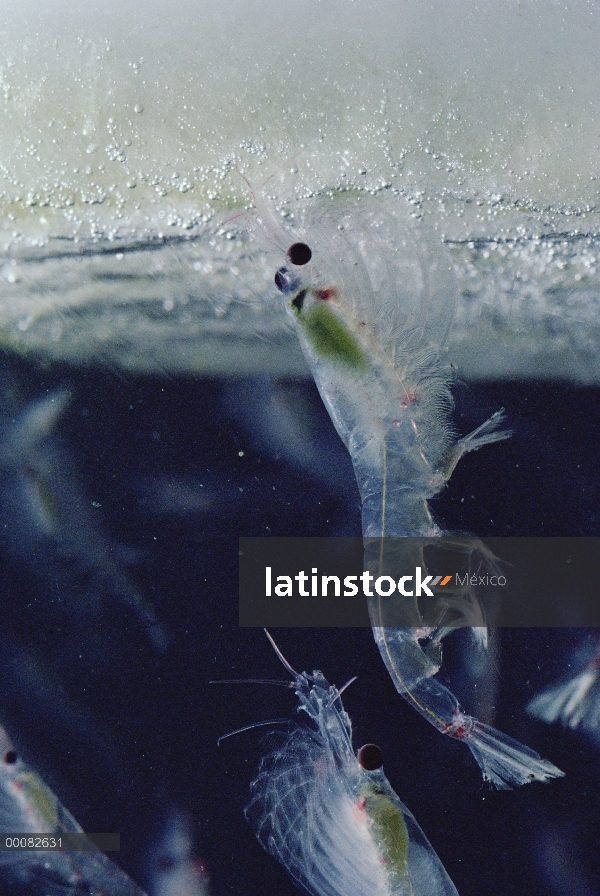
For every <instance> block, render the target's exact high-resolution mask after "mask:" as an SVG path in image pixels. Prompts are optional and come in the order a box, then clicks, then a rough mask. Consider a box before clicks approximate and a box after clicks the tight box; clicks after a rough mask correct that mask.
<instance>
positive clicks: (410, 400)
mask: <svg viewBox="0 0 600 896" xmlns="http://www.w3.org/2000/svg"><path fill="white" fill-rule="evenodd" d="M416 401H418V397H417V395H415V393H414V392H407V393H406V395H405V396H404V398H403V399H402V401H401V402H400V407H401V408H407V407H409V406H410V405H411V404H415V402H416Z"/></svg>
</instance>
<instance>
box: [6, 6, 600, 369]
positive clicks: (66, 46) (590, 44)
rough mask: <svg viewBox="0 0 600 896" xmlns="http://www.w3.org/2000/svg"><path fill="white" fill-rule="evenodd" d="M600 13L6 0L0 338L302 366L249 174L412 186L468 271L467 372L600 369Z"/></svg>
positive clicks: (279, 197)
mask: <svg viewBox="0 0 600 896" xmlns="http://www.w3.org/2000/svg"><path fill="white" fill-rule="evenodd" d="M599 7H600V5H599V4H598V3H597V2H585V0H579V2H577V3H564V2H560V3H559V2H547V0H529V2H528V0H521V2H517V0H506V2H503V3H502V4H493V3H490V2H479V3H476V2H473V0H455V2H451V3H441V2H424V0H403V2H401V3H399V2H397V0H280V2H264V0H232V2H229V3H227V4H217V3H216V2H214V0H213V2H208V0H182V2H178V3H177V4H176V5H175V6H171V5H168V4H164V3H161V4H159V3H157V2H156V0H149V2H145V3H143V4H142V3H139V2H138V3H130V4H127V5H123V4H117V3H116V2H115V0H106V2H102V3H100V2H99V0H93V2H90V3H86V4H79V5H77V4H67V3H65V2H64V0H35V2H34V0H22V2H20V3H19V5H18V8H15V6H14V4H11V3H9V2H8V0H0V21H1V22H2V25H1V26H0V43H1V45H2V48H3V49H2V53H1V54H0V338H1V340H2V342H3V343H4V344H5V345H7V346H9V347H11V348H13V349H16V350H18V351H21V352H25V353H28V354H33V355H35V356H41V357H45V358H47V357H50V358H55V359H61V360H68V361H71V362H73V363H75V364H80V363H87V362H97V361H104V362H107V363H110V364H115V365H117V366H123V367H127V368H130V369H133V370H169V371H179V372H187V373H190V372H202V373H207V374H215V375H223V374H236V373H238V374H239V373H260V372H265V371H267V372H270V373H273V374H276V375H286V376H290V375H305V371H304V365H303V361H302V359H301V357H300V355H299V352H298V351H297V350H296V349H295V346H294V342H293V340H292V338H291V336H290V335H289V334H288V332H287V330H286V328H285V320H284V315H283V312H282V310H281V308H280V305H279V303H278V299H277V296H276V295H273V289H272V286H271V283H272V272H271V271H270V269H268V268H267V267H265V262H264V260H263V259H262V258H261V254H260V249H259V247H255V246H253V244H252V242H251V241H249V240H248V237H247V233H246V232H245V225H244V222H245V219H244V218H241V219H236V222H235V224H228V225H227V224H226V225H225V227H224V226H222V225H223V222H227V221H228V220H229V219H231V218H232V217H233V216H234V215H235V214H236V212H237V211H238V210H240V209H242V208H243V207H246V206H248V205H249V203H250V201H251V200H250V196H249V191H248V188H247V186H246V184H245V183H244V181H243V180H242V178H241V177H240V174H239V173H242V174H243V175H244V176H245V177H246V178H247V179H248V180H249V181H250V182H251V183H252V184H254V185H257V187H258V186H259V185H260V184H261V183H262V182H263V181H265V180H266V179H267V178H269V177H271V181H270V182H269V187H268V191H269V192H270V194H271V195H272V196H273V201H274V203H275V204H276V205H282V204H283V205H284V206H285V204H286V203H289V202H290V200H291V199H292V194H293V195H299V196H302V197H304V198H308V202H309V204H312V205H314V206H315V207H317V208H318V207H319V205H320V204H322V203H326V202H327V201H329V197H331V195H337V194H338V193H340V192H343V193H344V194H346V196H350V197H355V198H356V199H357V200H358V198H359V197H361V196H364V194H367V196H368V197H369V201H376V202H377V201H385V202H390V201H391V200H392V199H393V196H394V194H401V195H402V196H404V197H407V198H408V199H409V201H410V202H411V203H412V204H413V206H414V215H415V217H416V218H417V219H419V218H420V219H423V220H424V221H426V222H427V223H428V225H429V226H430V227H431V228H433V229H434V230H435V231H436V232H437V234H438V236H439V239H440V241H443V242H445V244H446V246H447V251H448V252H449V253H450V255H451V258H452V260H453V263H454V266H455V269H456V275H457V281H458V286H459V292H460V301H459V309H458V314H457V318H456V324H455V328H454V330H453V334H452V336H451V342H450V354H451V357H452V359H453V360H454V361H455V363H457V365H458V367H459V369H460V371H461V373H463V374H464V375H465V376H472V377H479V378H486V377H488V378H489V377H498V376H513V377H514V376H522V377H536V378H540V377H543V378H554V377H560V378H566V379H571V380H574V381H579V382H595V381H597V379H598V363H597V361H598V351H597V348H598V335H599V331H600V314H599V311H598V303H599V296H600V290H599V285H600V284H599V273H598V271H599V268H600V244H599V240H598V232H599V222H600V215H599V211H598V185H599V184H600V180H599V178H600V155H599V145H600V77H599V76H600V62H599V61H598V58H599V57H598V47H599V46H600V26H599V23H598V15H599V13H600V8H599ZM238 172H239V173H238ZM283 175H285V176H283ZM372 197H374V199H373V198H372Z"/></svg>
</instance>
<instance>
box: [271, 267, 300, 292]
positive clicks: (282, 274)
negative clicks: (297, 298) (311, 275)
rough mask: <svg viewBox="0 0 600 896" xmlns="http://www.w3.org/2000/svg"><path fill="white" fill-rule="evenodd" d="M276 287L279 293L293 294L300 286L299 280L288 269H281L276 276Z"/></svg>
mask: <svg viewBox="0 0 600 896" xmlns="http://www.w3.org/2000/svg"><path fill="white" fill-rule="evenodd" d="M275 286H276V287H277V289H278V290H279V292H283V293H286V292H292V291H293V290H294V289H296V287H297V286H298V279H297V278H296V277H294V275H293V274H292V273H290V271H288V269H287V268H279V270H278V271H277V273H276V274H275Z"/></svg>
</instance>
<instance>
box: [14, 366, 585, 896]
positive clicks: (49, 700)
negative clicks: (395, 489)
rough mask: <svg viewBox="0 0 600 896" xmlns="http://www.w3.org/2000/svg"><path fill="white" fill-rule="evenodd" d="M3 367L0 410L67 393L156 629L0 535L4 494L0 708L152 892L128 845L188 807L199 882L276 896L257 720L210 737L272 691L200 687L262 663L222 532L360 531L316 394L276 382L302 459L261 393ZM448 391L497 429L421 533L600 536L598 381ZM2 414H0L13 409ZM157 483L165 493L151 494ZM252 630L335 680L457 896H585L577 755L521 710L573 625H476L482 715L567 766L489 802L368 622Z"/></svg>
mask: <svg viewBox="0 0 600 896" xmlns="http://www.w3.org/2000/svg"><path fill="white" fill-rule="evenodd" d="M5 366H10V368H11V371H12V377H13V381H16V382H18V384H19V389H18V392H19V401H20V402H21V406H24V405H25V404H26V402H27V401H33V400H36V399H38V398H39V397H40V396H41V395H43V394H44V393H45V390H50V391H51V390H53V389H56V388H57V387H62V386H66V387H68V388H69V389H70V390H71V391H72V395H73V397H72V400H71V403H70V406H69V408H68V410H67V411H66V412H65V414H64V417H63V418H62V419H61V421H60V440H61V441H60V445H61V450H63V451H64V452H65V457H67V456H68V458H69V461H68V463H69V465H70V466H69V469H70V470H71V471H72V473H73V476H74V477H76V479H77V481H78V483H79V484H80V487H81V490H82V493H85V495H87V496H88V497H89V500H90V501H94V502H95V503H96V504H98V505H99V508H98V510H99V511H100V513H99V516H98V519H99V520H101V522H102V527H103V531H104V532H105V533H106V535H107V537H108V536H110V539H111V543H112V544H114V545H117V544H118V545H122V546H127V548H128V549H129V551H128V553H129V557H128V558H127V559H129V560H130V561H133V562H130V563H129V564H127V565H126V564H124V566H125V565H126V568H127V574H128V576H129V577H130V579H131V580H132V581H133V582H135V583H136V585H137V586H138V587H139V589H141V591H142V592H143V593H144V594H145V595H146V597H147V599H148V600H149V601H150V602H151V603H152V604H153V606H154V608H155V611H156V614H157V616H158V618H159V620H160V621H161V623H162V624H163V626H164V628H165V629H166V631H167V633H168V635H169V638H170V643H169V647H168V649H167V650H166V652H165V653H164V654H163V655H158V654H157V653H156V652H155V651H154V650H153V649H152V646H151V644H150V642H149V640H148V637H147V635H146V634H145V632H144V630H143V629H142V627H141V626H140V624H139V620H138V619H137V617H136V616H135V614H134V613H133V612H132V611H131V610H129V609H128V608H127V607H125V606H124V605H123V603H122V602H121V601H119V599H118V595H110V594H105V595H103V596H101V599H96V598H97V597H98V595H97V593H96V592H97V590H98V589H97V586H96V585H95V583H94V576H93V575H92V574H91V573H90V570H89V569H85V568H82V563H81V562H80V561H77V560H73V559H72V558H71V559H69V558H68V557H65V556H64V555H63V554H61V551H60V550H59V549H57V550H56V551H55V553H52V551H51V550H44V551H43V552H39V551H38V552H37V553H36V551H35V550H33V551H32V550H31V549H30V548H28V547H27V545H26V544H23V545H22V550H21V551H19V550H15V548H14V545H13V546H12V547H10V549H9V548H8V547H7V544H8V542H7V532H9V531H10V527H11V508H10V503H9V502H8V503H7V502H5V504H4V506H3V516H4V518H3V521H2V522H3V526H4V533H5V537H4V541H2V543H0V550H2V555H1V562H2V583H1V584H2V606H3V612H2V622H1V631H0V639H1V640H2V649H1V651H0V720H2V722H3V723H4V724H5V725H6V727H7V728H8V729H9V731H10V733H11V734H12V736H13V738H14V739H15V740H16V741H17V743H18V746H19V747H20V748H21V749H22V751H23V753H24V755H25V756H26V757H27V759H28V761H29V762H30V764H32V765H34V767H35V768H36V769H37V770H38V771H39V772H40V773H41V774H42V775H43V776H44V777H45V779H46V781H47V782H48V783H49V784H50V785H51V786H52V787H53V788H54V789H55V790H56V791H57V792H58V793H59V794H60V797H61V799H62V801H63V802H64V803H65V804H66V805H67V806H68V808H69V809H70V810H71V811H72V813H73V814H74V815H75V817H76V818H77V819H78V821H79V822H80V824H82V826H83V827H84V828H85V829H87V830H90V831H91V830H94V831H104V830H108V831H111V830H116V831H119V832H120V833H121V852H120V853H119V862H120V863H121V864H122V865H123V867H124V868H125V869H126V870H127V871H128V873H130V874H131V875H132V876H133V877H134V878H135V879H136V880H137V881H139V883H140V884H141V885H143V886H145V887H148V888H151V887H152V880H151V879H150V878H149V877H148V860H147V855H148V850H149V848H150V844H151V842H152V839H153V838H155V837H157V836H158V835H159V833H160V828H161V824H162V823H163V822H164V818H165V815H166V814H167V813H168V810H169V806H170V805H171V804H174V805H178V806H179V807H182V808H184V809H187V810H188V811H189V812H190V813H191V816H192V817H193V819H194V838H195V846H196V849H197V852H198V854H199V856H201V857H202V859H203V860H204V861H205V863H206V865H207V867H208V870H209V873H210V880H211V883H210V887H211V891H212V893H213V894H215V896H219V894H229V893H236V894H238V893H242V892H243V893H245V894H248V896H252V894H265V893H273V894H275V893H277V894H287V893H289V894H292V893H294V892H297V891H296V889H295V887H294V885H293V883H292V882H291V881H290V879H289V878H288V876H287V874H286V872H285V871H284V869H283V868H282V867H280V866H279V865H278V864H277V863H276V862H275V860H273V859H272V858H271V857H270V856H268V855H267V854H266V853H264V852H263V850H262V848H261V847H260V845H259V844H258V842H257V841H256V840H255V839H254V836H253V834H252V832H251V830H250V828H249V827H248V826H247V824H246V822H245V820H244V817H243V809H244V806H245V805H246V803H247V802H248V799H249V784H250V781H251V780H252V779H253V777H254V776H255V774H256V770H257V766H258V762H259V759H260V757H261V755H262V753H263V751H264V744H262V741H263V738H264V735H265V729H261V728H258V729H255V730H252V731H250V732H247V733H243V734H239V735H236V736H233V737H231V738H227V739H226V740H224V741H223V742H222V743H221V745H220V746H218V745H217V741H218V738H219V737H220V736H221V735H223V734H226V733H228V732H229V731H232V730H233V729H236V728H240V727H243V726H245V725H249V724H251V723H253V722H256V721H260V720H263V719H267V718H278V717H279V718H286V717H290V716H292V715H293V714H294V713H295V705H296V704H295V697H294V695H293V693H292V692H289V691H286V690H284V689H278V688H275V687H268V686H266V685H265V686H260V685H227V684H220V685H219V684H217V685H215V684H210V683H209V682H210V681H213V680H216V681H219V680H222V679H231V678H235V679H238V678H263V677H266V678H276V679H281V678H282V677H285V673H284V671H283V669H282V668H281V666H280V665H279V662H278V660H277V658H276V656H275V654H274V653H273V651H272V649H271V647H270V645H269V644H268V642H267V639H266V638H265V636H264V634H263V633H262V631H260V630H251V629H248V630H240V629H239V627H238V626H237V590H238V579H237V539H238V537H239V536H240V535H256V536H259V535H260V536H269V535H273V536H274V535H290V536H291V535H295V536H306V535H356V534H359V532H360V508H359V502H358V494H357V491H356V488H355V485H354V480H353V476H352V470H351V465H350V463H349V460H348V458H347V455H346V452H345V450H344V449H343V447H342V445H341V443H340V442H339V440H338V438H337V436H336V434H335V432H334V431H333V429H332V427H331V424H330V422H329V419H328V417H327V414H326V413H325V411H324V410H323V408H322V407H321V404H320V399H319V397H318V395H317V393H316V390H315V389H314V388H313V387H312V385H309V384H305V383H297V384H289V388H288V394H292V395H293V394H294V393H295V392H296V393H300V392H301V394H302V400H303V402H304V404H303V407H308V408H309V409H310V426H307V431H308V432H309V434H310V439H311V449H312V452H313V453H312V454H310V456H308V457H307V455H306V454H302V453H301V452H300V453H299V449H295V451H294V450H290V451H287V452H286V450H284V448H282V447H281V446H275V447H273V446H271V448H269V447H268V439H267V438H266V436H265V431H266V429H265V423H264V419H265V414H266V411H265V408H264V406H261V401H262V400H263V399H264V401H266V402H268V401H269V395H270V391H269V387H268V385H266V386H265V384H248V383H247V382H241V381H240V382H236V381H229V382H227V383H225V382H216V381H203V380H191V379H172V378H166V377H165V378H138V377H133V376H129V375H126V374H121V373H116V372H114V371H106V370H100V369H95V368H89V369H84V370H78V371H73V370H71V369H68V368H59V369H58V368H52V369H42V368H39V367H35V368H34V367H30V366H28V365H27V364H25V363H21V362H20V363H18V364H15V362H11V363H10V365H9V362H8V361H7V360H6V361H5ZM236 395H237V397H238V399H239V400H237V401H236ZM261 395H262V396H263V399H260V398H259V396H261ZM265 396H266V397H265ZM455 396H456V402H457V411H456V416H455V420H456V426H457V429H458V430H459V431H460V433H461V434H462V433H466V432H469V431H470V430H472V429H473V428H474V427H475V426H477V425H478V424H479V423H481V422H482V421H483V420H485V419H486V418H487V417H489V416H490V414H491V413H493V412H494V411H495V410H497V409H498V408H499V407H505V408H506V411H507V417H508V420H509V423H510V426H511V428H512V429H513V430H514V435H513V438H512V439H511V440H510V441H509V442H503V443H501V444H499V445H496V446H492V447H489V448H487V449H483V450H481V451H480V452H478V453H477V454H474V455H470V456H468V457H467V458H466V459H465V460H463V461H462V462H461V464H460V465H459V467H458V469H457V470H456V472H455V474H454V476H453V478H452V481H451V483H450V486H449V488H448V489H447V490H446V491H445V493H444V494H443V495H442V496H440V497H439V498H438V499H436V501H435V504H434V512H435V514H436V518H437V519H438V520H439V521H440V522H442V523H443V524H444V526H445V527H447V528H448V529H453V530H464V531H469V532H473V533H476V534H477V535H481V536H484V535H490V536H491V535H541V536H544V535H547V536H550V535H578V536H583V535H600V519H599V516H598V507H600V482H599V479H598V476H597V470H596V460H597V456H598V451H597V432H598V415H599V412H600V390H597V389H578V388H575V387H573V386H569V385H565V384H560V383H547V384H531V383H520V382H506V383H493V384H486V385H477V384H469V385H468V386H467V385H459V386H457V388H456V389H455ZM280 399H281V395H279V396H278V400H280ZM275 404H276V403H275ZM13 408H15V409H14V410H13V411H10V410H9V411H7V416H10V415H11V413H12V414H13V416H14V415H15V414H18V404H17V405H13ZM271 413H272V410H271V411H269V414H271ZM284 441H285V440H284ZM240 452H243V454H242V456H240ZM324 471H325V474H324ZM167 478H168V479H169V482H171V483H173V482H175V483H176V484H179V485H178V486H177V487H176V488H174V487H173V486H172V485H170V486H168V487H165V485H164V482H165V480H166V479H167ZM182 483H184V484H185V486H186V489H187V491H186V490H184V492H183V494H184V497H183V498H182V497H181V495H182V489H181V488H179V486H181V484H182ZM201 490H203V491H201ZM174 494H175V497H173V495H174ZM165 495H166V497H165ZM190 495H191V497H190ZM205 495H208V498H205V497H204V496H205ZM198 496H200V497H198ZM169 501H170V502H171V505H170V506H169ZM3 545H4V547H3ZM83 567H85V564H83ZM86 602H87V605H86ZM272 634H273V636H274V637H275V639H276V641H277V642H278V644H279V646H280V648H281V649H282V651H283V652H284V654H285V655H286V657H287V658H288V660H289V661H290V663H291V664H292V665H293V666H294V667H295V668H297V669H299V670H304V669H306V670H308V671H310V670H313V669H315V668H319V669H321V670H322V671H323V672H324V673H325V675H326V676H327V678H328V679H329V680H330V681H331V682H333V683H335V684H337V685H338V686H341V685H342V684H344V682H346V681H347V680H348V679H349V678H351V677H352V676H353V675H357V676H358V680H357V681H356V682H355V683H354V684H353V685H352V686H351V687H350V688H349V689H348V691H347V692H346V693H345V694H344V706H345V707H346V709H347V711H348V712H349V714H350V716H351V718H352V721H353V726H354V737H355V746H356V747H357V748H358V747H359V746H360V745H361V744H362V743H364V742H366V741H372V742H376V743H378V744H380V745H381V747H382V749H383V752H384V757H385V769H386V773H387V776H388V778H389V780H390V782H391V783H392V785H393V786H394V787H395V789H396V790H397V792H398V793H399V795H400V796H401V798H402V799H403V801H404V802H405V803H406V804H407V806H408V807H409V808H410V809H411V810H412V812H413V814H414V815H415V816H416V818H417V820H418V822H419V823H420V825H421V827H422V828H423V830H424V831H425V833H426V834H427V836H428V837H429V839H430V841H431V842H432V844H433V846H434V847H435V849H436V851H437V852H438V854H439V855H440V857H441V859H442V861H443V863H444V865H445V867H446V869H447V871H448V873H449V875H450V877H451V878H452V880H453V881H454V883H455V885H456V887H457V889H458V891H459V893H460V894H461V896H480V894H481V893H485V892H493V893H495V894H497V896H505V894H506V896H508V894H523V893H527V894H528V896H538V894H539V896H542V894H554V893H557V894H562V893H565V894H567V893H571V894H575V896H579V894H591V893H594V892H595V893H598V892H600V878H599V877H598V868H597V859H596V854H597V850H596V844H597V818H598V813H599V808H600V791H599V784H600V753H599V752H598V746H597V745H595V744H594V743H593V742H592V741H591V740H590V739H585V738H584V737H582V736H581V735H578V734H576V733H572V732H564V731H562V730H561V729H559V728H558V727H556V726H554V727H551V726H550V727H549V726H544V725H541V724H539V723H536V722H533V721H532V720H530V719H528V718H527V717H526V716H525V715H524V713H523V707H524V705H525V704H526V702H527V701H528V699H530V697H531V696H533V694H534V693H535V692H536V691H537V690H539V688H540V687H541V686H543V685H544V684H545V683H547V682H549V681H551V680H553V679H555V678H557V677H560V675H561V674H563V673H564V672H565V671H566V670H567V664H568V663H569V661H570V660H571V658H572V655H573V650H575V649H576V648H577V645H578V644H579V643H580V642H581V640H582V639H583V638H585V633H582V632H578V631H576V630H510V631H506V632H504V633H500V635H499V638H498V645H497V649H498V657H497V669H498V675H497V682H496V687H497V690H496V696H495V719H494V724H495V725H496V726H497V727H499V728H501V729H502V730H503V731H505V732H506V733H508V734H510V735H512V736H515V737H517V738H519V739H521V740H524V741H525V742H526V743H528V744H529V745H530V746H532V747H533V748H535V749H536V750H538V751H539V752H540V753H541V754H542V755H544V756H545V757H547V758H549V759H551V760H552V761H553V762H554V763H556V764H557V765H558V766H559V767H560V768H562V769H563V770H564V771H565V772H567V776H566V777H565V779H563V780H559V781H555V782H552V783H549V784H546V785H533V786H528V787H524V788H522V789H521V790H520V791H518V792H511V793H497V792H493V791H491V790H490V789H489V788H488V787H487V786H486V785H484V784H483V783H482V780H481V776H480V773H479V771H478V768H477V766H476V764H475V762H474V760H473V759H472V757H471V754H470V752H469V751H468V750H467V749H466V748H465V747H464V746H462V745H461V744H458V743H455V742H450V741H449V740H448V739H445V738H442V737H441V736H440V735H439V734H438V733H437V732H436V731H435V730H434V729H433V728H432V727H431V726H429V725H428V724H426V723H425V722H424V721H423V719H421V718H420V717H419V716H417V715H416V713H414V711H413V710H411V709H410V708H409V707H408V706H407V705H406V704H405V703H404V702H403V701H402V700H401V698H400V697H399V696H398V695H397V694H396V692H395V690H394V688H393V685H392V683H391V681H390V680H389V677H388V676H387V673H386V672H385V669H384V668H383V665H382V663H381V661H380V658H379V654H378V651H377V649H376V647H375V645H374V643H373V641H372V636H371V633H370V631H369V630H354V629H352V630H328V629H321V630H278V631H274V632H273V633H272ZM266 730H268V729H266ZM595 862H596V867H594V863H595ZM0 886H1V884H0ZM0 892H1V890H0Z"/></svg>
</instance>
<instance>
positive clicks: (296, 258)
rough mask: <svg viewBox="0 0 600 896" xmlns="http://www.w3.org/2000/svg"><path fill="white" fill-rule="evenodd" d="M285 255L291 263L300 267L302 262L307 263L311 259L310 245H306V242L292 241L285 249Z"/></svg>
mask: <svg viewBox="0 0 600 896" xmlns="http://www.w3.org/2000/svg"><path fill="white" fill-rule="evenodd" d="M287 257H288V258H289V260H290V261H291V263H292V264H296V265H298V266H299V267H301V266H302V265H303V264H308V262H309V261H310V260H311V258H312V252H311V249H310V246H307V245H306V243H294V244H293V246H290V248H289V249H288V250H287Z"/></svg>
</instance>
